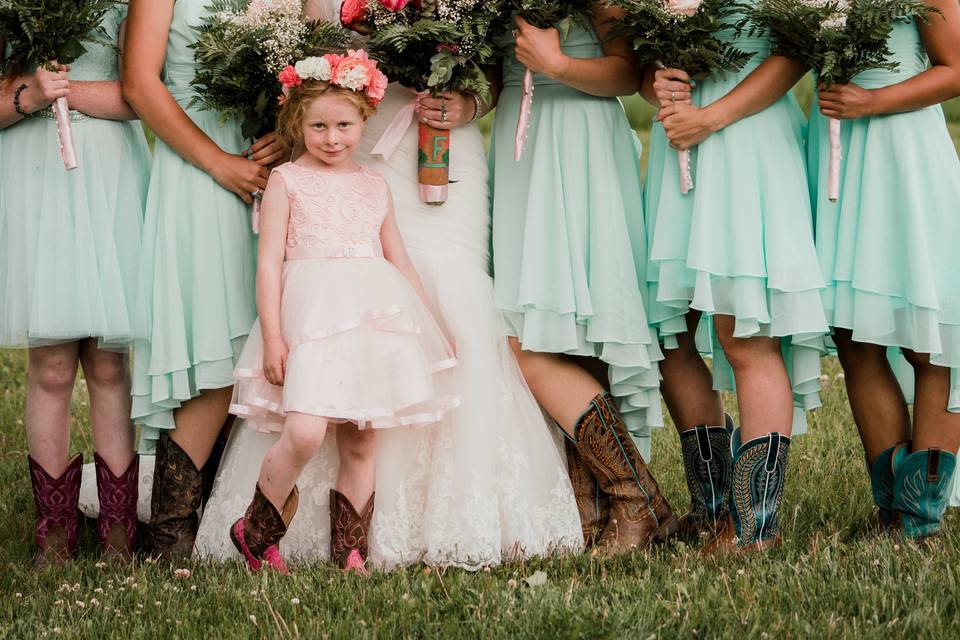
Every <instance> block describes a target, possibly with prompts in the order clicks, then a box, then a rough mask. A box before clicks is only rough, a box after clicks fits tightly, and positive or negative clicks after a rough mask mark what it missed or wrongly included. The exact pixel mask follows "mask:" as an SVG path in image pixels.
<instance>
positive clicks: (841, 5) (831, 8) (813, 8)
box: [747, 0, 939, 84]
mask: <svg viewBox="0 0 960 640" xmlns="http://www.w3.org/2000/svg"><path fill="white" fill-rule="evenodd" d="M930 13H939V11H938V10H936V9H935V8H933V7H929V6H927V5H926V4H925V3H924V2H923V0H850V1H849V2H847V1H844V0H834V1H831V0H813V1H811V0H807V1H804V0H759V2H758V3H757V5H756V7H755V8H754V9H753V10H752V11H750V13H749V17H748V19H747V24H749V25H750V26H749V28H750V31H751V32H757V31H762V30H769V31H770V33H771V35H772V37H773V40H774V52H775V53H777V54H780V55H783V56H786V57H788V58H793V59H794V60H798V61H800V62H803V63H804V64H805V65H807V66H808V67H810V68H811V69H813V70H814V71H815V72H816V73H817V75H818V76H819V79H820V80H821V81H822V82H825V83H827V84H847V83H848V82H850V80H852V79H853V77H854V76H856V75H857V74H859V73H862V72H864V71H867V70H869V69H896V67H897V63H896V62H890V61H889V57H890V55H891V54H892V52H891V51H890V48H889V47H888V46H887V39H888V38H889V37H890V32H891V31H892V30H893V24H894V22H896V21H897V20H904V19H911V18H919V19H923V20H926V18H927V16H928V15H929V14H930Z"/></svg>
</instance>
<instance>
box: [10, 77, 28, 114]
mask: <svg viewBox="0 0 960 640" xmlns="http://www.w3.org/2000/svg"><path fill="white" fill-rule="evenodd" d="M26 88H27V85H26V84H21V85H20V86H19V87H17V91H16V93H14V94H13V109H14V110H15V111H16V112H17V113H18V114H20V115H21V116H23V117H24V118H29V117H30V114H29V113H27V112H26V111H24V110H23V106H22V105H21V104H20V94H21V93H23V92H24V91H25V90H26Z"/></svg>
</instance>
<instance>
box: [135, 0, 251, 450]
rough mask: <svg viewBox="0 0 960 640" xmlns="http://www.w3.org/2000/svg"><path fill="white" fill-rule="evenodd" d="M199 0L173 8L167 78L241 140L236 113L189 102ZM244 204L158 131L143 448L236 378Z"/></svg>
mask: <svg viewBox="0 0 960 640" xmlns="http://www.w3.org/2000/svg"><path fill="white" fill-rule="evenodd" d="M207 4H208V3H207V2H206V0H186V1H183V0H181V1H180V2H177V3H176V5H175V8H174V15H173V22H172V24H171V26H170V43H169V46H168V48H167V56H166V64H165V70H164V74H165V79H166V83H167V87H168V88H169V90H170V92H171V93H172V94H173V96H174V98H176V99H177V100H178V101H179V102H180V105H181V106H182V107H184V108H185V110H186V112H187V115H189V116H190V118H191V119H192V120H193V121H194V122H195V123H196V124H197V126H198V127H199V128H200V129H201V130H203V131H204V133H206V134H207V135H208V136H209V137H210V138H211V139H212V140H213V141H214V142H215V143H216V144H217V145H218V146H219V147H220V148H221V149H223V150H224V151H226V152H228V153H235V154H238V153H240V152H241V151H243V150H244V149H245V148H246V147H247V144H248V143H247V141H245V140H244V138H243V136H242V135H241V133H240V126H239V124H238V123H237V122H235V121H232V120H231V121H227V122H222V119H221V116H220V114H217V113H212V112H201V111H198V110H196V109H192V108H189V106H188V105H189V103H190V100H191V98H192V95H193V93H192V89H191V88H190V80H192V79H193V76H194V67H193V51H192V50H191V49H190V48H189V45H190V44H192V43H193V41H194V40H195V39H196V32H195V31H194V30H193V25H197V24H200V22H201V19H202V16H203V15H204V14H205V12H206V11H207V9H206V8H205V7H206V5H207ZM250 215H251V209H250V206H249V205H247V204H245V203H244V202H243V201H242V200H241V199H240V198H238V197H237V196H236V195H234V194H232V193H230V192H229V191H227V190H225V189H224V188H223V187H221V186H220V185H219V184H218V183H217V182H216V181H215V180H214V179H213V178H212V177H211V176H210V175H209V174H207V173H205V172H203V171H201V170H200V169H198V168H196V167H194V166H193V165H192V164H190V163H188V162H187V161H185V160H184V159H183V158H182V157H181V156H179V155H178V154H177V153H176V152H175V151H174V150H173V149H171V148H170V147H169V146H167V145H166V144H164V142H163V141H161V140H157V144H156V148H155V150H154V158H153V171H152V174H151V178H150V188H149V194H148V201H147V214H146V223H145V227H144V235H143V255H142V256H141V261H140V282H139V285H138V287H137V289H138V291H137V293H138V298H137V306H136V315H135V327H136V328H137V330H138V337H140V336H142V337H143V339H142V340H137V342H136V343H135V345H134V367H133V418H134V419H135V421H136V422H137V423H139V424H140V427H141V431H140V449H141V451H142V452H144V453H150V452H152V451H153V449H154V447H155V444H156V440H157V438H159V436H160V433H161V432H162V431H163V430H165V429H173V428H174V426H175V425H174V422H173V411H174V410H175V409H176V408H178V407H179V406H180V405H181V404H182V403H184V402H186V401H187V400H190V399H191V398H193V397H196V396H197V395H199V394H200V393H201V392H202V391H203V390H205V389H220V388H225V387H229V386H231V385H232V384H233V369H234V366H235V364H236V360H237V358H238V356H239V355H240V351H241V350H242V349H243V343H244V340H245V338H246V336H247V334H248V333H249V331H250V327H252V326H253V323H254V321H255V320H256V300H255V289H254V287H255V280H256V236H254V235H253V232H252V231H251V226H250Z"/></svg>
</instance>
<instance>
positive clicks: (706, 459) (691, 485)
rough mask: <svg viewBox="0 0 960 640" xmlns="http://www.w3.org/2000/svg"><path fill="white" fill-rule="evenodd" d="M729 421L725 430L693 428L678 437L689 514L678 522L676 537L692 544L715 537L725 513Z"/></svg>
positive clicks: (729, 466)
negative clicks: (688, 500) (706, 537)
mask: <svg viewBox="0 0 960 640" xmlns="http://www.w3.org/2000/svg"><path fill="white" fill-rule="evenodd" d="M733 431H734V425H733V418H731V417H730V416H729V415H728V416H726V426H723V427H710V426H707V425H703V426H698V427H694V428H693V429H690V430H689V431H684V432H682V433H681V434H680V450H681V455H682V457H683V469H684V475H685V476H686V479H687V488H688V489H689V490H690V511H689V512H688V513H687V514H686V515H684V516H683V517H681V518H680V527H679V529H678V530H677V537H678V538H680V539H683V540H688V541H692V540H696V539H697V538H699V537H700V535H701V534H703V533H707V534H710V535H711V536H712V535H715V534H716V532H717V529H718V527H719V526H720V525H721V524H722V523H723V522H724V521H725V520H726V519H727V514H728V513H729V509H728V505H729V501H730V486H731V483H732V478H733V457H732V455H731V451H730V436H731V434H732V433H733Z"/></svg>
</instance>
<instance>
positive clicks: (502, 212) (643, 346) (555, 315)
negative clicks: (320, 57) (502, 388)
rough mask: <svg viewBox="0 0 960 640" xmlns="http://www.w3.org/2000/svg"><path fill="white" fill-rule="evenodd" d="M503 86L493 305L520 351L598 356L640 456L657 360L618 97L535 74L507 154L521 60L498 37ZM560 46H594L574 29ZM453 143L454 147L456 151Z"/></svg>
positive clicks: (590, 52)
mask: <svg viewBox="0 0 960 640" xmlns="http://www.w3.org/2000/svg"><path fill="white" fill-rule="evenodd" d="M498 44H499V46H500V47H501V50H502V52H503V57H504V65H503V76H504V88H503V92H502V93H501V95H500V101H499V104H498V106H497V114H496V119H495V122H494V125H493V134H492V139H491V147H490V168H491V191H492V196H493V255H494V276H495V294H496V302H497V306H498V307H499V308H500V310H501V311H502V313H503V314H504V316H505V318H506V321H507V325H508V332H509V333H510V335H513V336H516V337H518V338H519V339H520V342H521V344H522V345H523V348H524V349H526V350H530V351H540V352H549V353H564V354H571V355H579V356H594V357H599V358H600V359H601V360H603V361H604V362H605V363H606V364H607V365H609V374H610V381H611V385H612V392H613V394H614V396H615V397H616V398H617V399H618V401H619V404H620V409H621V412H622V413H623V417H624V421H625V423H626V424H627V426H628V428H629V429H630V431H631V433H632V434H633V435H634V438H635V439H636V441H637V446H638V448H639V449H640V451H641V452H642V453H643V455H644V456H645V457H649V455H650V428H651V427H655V426H662V424H663V416H662V410H661V408H660V394H659V387H660V376H659V369H658V366H657V361H658V360H660V359H661V358H662V354H661V352H660V349H659V346H658V344H657V341H656V337H655V336H654V335H653V333H652V332H651V331H650V329H649V328H648V325H647V316H646V310H645V303H644V299H643V295H642V289H641V286H642V277H641V275H642V274H643V270H644V269H645V265H646V242H647V240H646V233H645V229H644V221H643V202H642V193H641V189H640V143H639V141H638V140H637V138H636V135H635V134H634V132H633V131H632V130H631V129H630V125H629V123H628V121H627V117H626V115H625V113H624V111H623V106H622V105H621V104H620V101H619V100H617V99H615V98H600V97H596V96H592V95H588V94H586V93H582V92H580V91H578V90H576V89H573V88H571V87H568V86H566V85H563V84H560V83H557V82H554V81H552V80H550V79H548V78H546V77H542V76H537V77H536V80H535V82H536V90H535V94H534V99H533V110H532V116H531V126H530V129H529V138H528V142H527V147H526V152H525V153H524V156H523V158H522V159H521V161H520V162H519V163H518V162H516V161H514V158H513V151H514V134H515V132H516V125H517V116H518V114H519V111H520V98H521V91H520V88H521V83H522V79H523V74H524V68H523V66H522V65H521V64H519V63H518V62H517V60H516V58H515V56H514V48H515V45H514V42H513V40H512V38H509V39H504V40H502V41H500V42H499V43H498ZM562 46H563V50H564V52H565V53H566V54H567V55H570V56H573V57H577V58H594V57H599V56H601V55H603V50H602V48H601V46H600V42H599V40H598V38H597V35H596V33H595V32H594V31H593V30H592V29H590V30H587V29H585V28H581V27H577V28H574V29H573V30H572V31H571V32H570V34H569V36H568V37H567V39H566V40H565V41H564V42H563V45H562ZM454 152H455V150H454Z"/></svg>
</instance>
